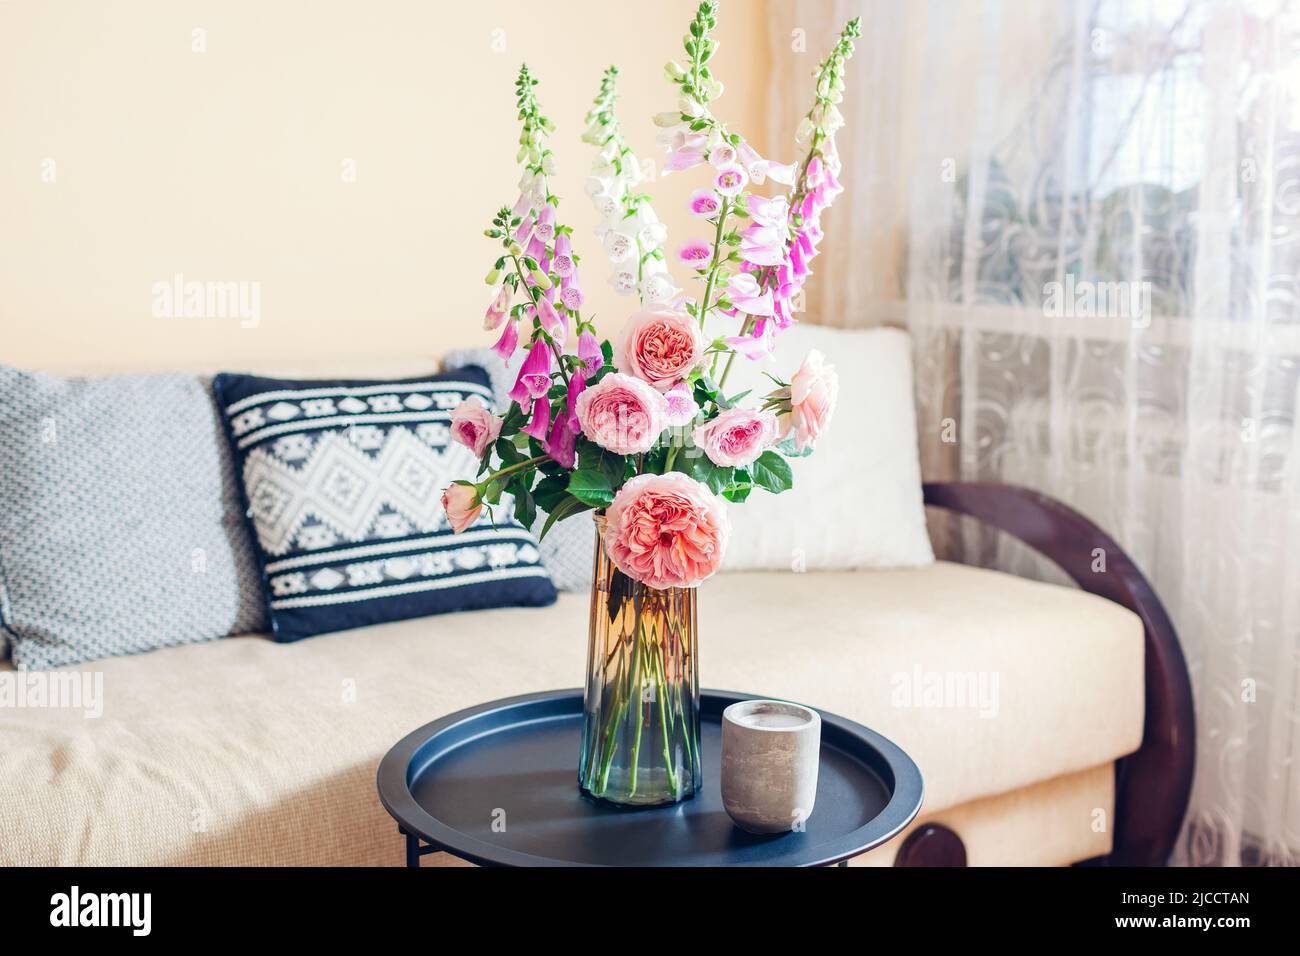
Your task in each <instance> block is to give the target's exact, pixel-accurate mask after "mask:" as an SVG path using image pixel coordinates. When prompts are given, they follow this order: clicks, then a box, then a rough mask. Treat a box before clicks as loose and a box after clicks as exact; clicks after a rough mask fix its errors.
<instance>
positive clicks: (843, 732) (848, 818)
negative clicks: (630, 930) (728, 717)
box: [377, 690, 924, 866]
mask: <svg viewBox="0 0 1300 956" xmlns="http://www.w3.org/2000/svg"><path fill="white" fill-rule="evenodd" d="M749 699H752V695H749V694H736V693H731V692H727V691H708V690H706V691H703V692H701V694H700V735H701V749H702V751H703V754H704V786H703V788H702V789H701V790H700V792H698V793H697V794H696V795H695V797H694V798H692V799H690V800H687V801H684V802H682V803H679V804H676V805H675V806H670V807H659V808H654V809H645V810H622V809H618V808H614V807H610V806H605V805H601V804H598V803H595V802H593V801H590V800H587V799H584V798H583V797H582V796H581V795H580V794H579V791H578V780H577V760H578V747H579V741H580V738H581V735H582V716H583V714H582V691H580V690H561V691H547V692H545V693H540V694H527V695H524V696H522V697H511V698H507V699H505V700H497V701H492V702H490V703H487V704H482V705H480V706H478V707H471V708H469V709H468V710H462V711H459V712H458V713H455V714H450V715H448V716H446V717H443V718H441V719H440V720H435V721H434V722H433V723H431V724H428V725H426V726H424V727H421V728H420V729H419V730H416V731H414V732H413V733H411V734H408V735H407V736H406V737H404V738H403V739H402V740H401V741H400V742H399V743H398V744H397V745H396V746H395V747H393V749H392V750H390V751H389V752H388V754H387V756H385V757H384V759H383V761H382V762H381V763H380V765H379V773H378V779H377V783H378V787H379V799H380V800H381V801H382V802H383V804H384V808H385V809H386V810H387V811H388V812H389V813H390V814H391V815H392V816H393V818H394V819H395V820H396V821H397V824H398V830H399V831H400V832H401V833H402V835H404V836H405V837H406V863H407V866H419V865H420V857H421V856H422V855H424V854H427V853H435V852H440V851H445V852H447V853H450V854H453V855H454V856H458V857H460V858H462V859H464V860H469V861H470V862H472V863H477V864H480V865H484V866H826V865H830V864H834V863H842V864H843V863H845V861H847V860H848V859H849V858H850V857H853V856H857V855H858V854H860V853H865V852H866V851H867V850H870V849H871V848H872V847H875V846H879V845H880V844H881V843H884V842H885V841H886V840H888V839H889V838H890V837H892V836H894V835H896V834H897V833H898V832H899V831H901V830H902V829H903V828H904V827H905V826H907V824H908V823H910V822H911V820H912V819H913V818H914V817H915V816H916V814H917V812H918V811H919V810H920V809H921V798H922V794H923V790H924V786H923V783H922V780H921V772H920V770H918V769H917V766H916V764H915V763H913V762H912V759H911V758H910V757H908V756H907V754H906V753H904V752H903V751H902V750H901V749H900V748H899V747H898V746H897V745H895V744H894V743H892V742H891V741H889V740H887V739H886V738H884V737H882V736H881V735H880V734H877V733H875V732H874V731H872V730H869V729H867V728H866V727H864V726H862V725H861V724H858V723H855V722H854V721H851V720H846V719H845V718H843V717H837V716H835V715H834V714H827V713H821V717H822V750H821V767H820V770H819V772H818V781H817V802H816V805H815V807H814V808H813V812H812V814H811V815H810V816H809V817H808V820H807V822H806V824H805V828H804V830H803V831H802V832H792V833H781V834H773V835H765V836H757V835H754V834H750V833H746V832H745V831H743V830H741V829H740V828H738V827H737V826H735V825H734V824H733V823H732V822H731V818H730V817H729V816H727V812H726V810H724V809H723V806H722V794H721V791H720V789H719V784H718V778H719V770H720V750H721V746H722V725H721V720H722V711H723V710H724V709H725V708H726V707H727V705H729V704H733V703H735V702H736V701H740V700H749Z"/></svg>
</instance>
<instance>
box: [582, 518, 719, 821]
mask: <svg viewBox="0 0 1300 956" xmlns="http://www.w3.org/2000/svg"><path fill="white" fill-rule="evenodd" d="M604 537H605V518H604V516H603V515H596V556H595V574H594V575H593V579H592V582H591V632H590V640H589V643H588V645H587V686H586V696H585V710H586V721H585V725H584V728H583V733H582V758H581V762H580V763H579V768H578V782H579V784H580V785H581V787H582V791H583V793H585V794H587V795H589V796H591V797H594V798H596V799H598V800H603V801H606V802H608V803H613V804H617V805H620V806H635V807H650V806H659V805H662V804H670V803H677V802H678V801H680V800H687V799H689V798H690V797H692V796H694V795H695V791H696V790H697V789H698V788H699V786H700V690H699V674H698V668H697V660H696V619H695V588H668V589H666V590H662V591H659V590H656V589H654V588H650V587H646V586H645V585H644V584H639V583H637V582H636V581H633V580H632V579H631V578H629V577H628V576H627V575H625V574H623V572H621V571H619V570H618V568H616V567H615V566H614V563H613V562H612V561H611V560H610V559H609V557H608V556H607V555H606V554H605V542H604Z"/></svg>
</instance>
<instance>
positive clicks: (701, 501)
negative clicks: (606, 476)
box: [605, 471, 731, 590]
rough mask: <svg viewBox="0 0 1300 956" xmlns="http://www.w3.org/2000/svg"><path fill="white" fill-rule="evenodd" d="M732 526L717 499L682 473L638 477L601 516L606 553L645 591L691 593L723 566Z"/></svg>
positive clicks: (630, 481) (624, 488)
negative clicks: (687, 590)
mask: <svg viewBox="0 0 1300 956" xmlns="http://www.w3.org/2000/svg"><path fill="white" fill-rule="evenodd" d="M730 537H731V525H730V523H728V521H727V512H726V509H725V508H724V507H723V504H722V501H721V499H719V498H718V497H717V496H716V495H714V494H713V492H711V491H709V489H708V488H707V487H706V486H704V485H702V484H700V483H699V482H698V481H696V480H695V479H694V478H690V477H688V476H686V475H683V474H681V473H680V472H675V471H674V472H669V473H668V474H666V475H637V476H636V477H635V478H632V479H631V480H629V481H628V483H627V484H625V485H624V486H623V487H622V488H620V489H619V492H618V494H617V495H615V496H614V503H613V504H611V505H610V506H609V508H608V510H607V511H606V513H605V553H606V554H608V555H609V559H610V560H611V561H613V562H614V564H615V565H616V566H617V567H618V569H619V570H620V571H622V572H623V573H624V574H626V575H627V576H628V577H630V578H632V579H633V580H634V581H640V582H641V583H642V584H645V585H647V586H648V587H652V588H658V589H660V590H662V589H663V588H693V587H698V586H699V585H700V583H701V582H702V581H704V579H705V578H708V577H711V576H712V575H713V573H714V572H715V571H717V570H718V566H719V565H720V564H722V555H723V553H724V552H725V551H726V550H727V539H728V538H730Z"/></svg>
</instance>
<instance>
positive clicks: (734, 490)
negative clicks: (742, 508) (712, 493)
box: [722, 484, 754, 504]
mask: <svg viewBox="0 0 1300 956" xmlns="http://www.w3.org/2000/svg"><path fill="white" fill-rule="evenodd" d="M753 488H754V486H753V485H751V484H743V485H741V484H736V485H732V486H731V487H729V488H723V489H722V497H724V498H726V499H727V500H728V501H734V502H735V503H736V504H740V503H741V502H742V501H744V500H745V499H746V498H748V497H749V493H750V491H752V490H753Z"/></svg>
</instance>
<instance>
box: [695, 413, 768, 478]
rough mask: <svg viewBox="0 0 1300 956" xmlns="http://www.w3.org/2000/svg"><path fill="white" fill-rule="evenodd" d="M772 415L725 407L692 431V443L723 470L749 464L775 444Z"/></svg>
mask: <svg viewBox="0 0 1300 956" xmlns="http://www.w3.org/2000/svg"><path fill="white" fill-rule="evenodd" d="M776 433H777V423H776V415H775V414H774V413H772V412H769V411H761V412H756V411H754V410H752V409H748V408H729V409H727V410H726V411H725V412H723V413H722V414H721V415H719V416H718V417H717V418H715V419H713V420H712V421H708V422H705V423H704V424H703V425H699V426H697V427H696V429H695V433H694V438H695V444H696V445H698V446H699V447H701V448H703V449H704V454H706V455H708V457H709V461H711V462H713V463H714V464H715V465H721V466H723V467H724V468H727V467H738V466H742V465H751V464H753V463H754V459H756V458H757V457H758V456H759V455H761V454H763V451H764V449H766V448H767V447H768V446H769V445H771V444H772V443H773V442H775V441H776Z"/></svg>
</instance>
